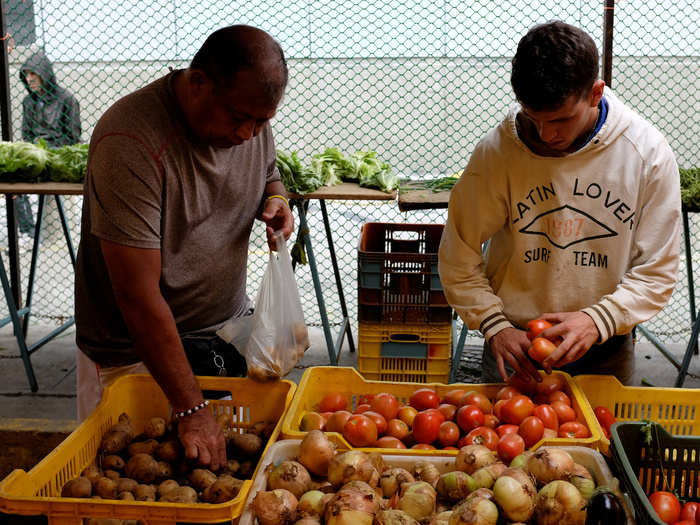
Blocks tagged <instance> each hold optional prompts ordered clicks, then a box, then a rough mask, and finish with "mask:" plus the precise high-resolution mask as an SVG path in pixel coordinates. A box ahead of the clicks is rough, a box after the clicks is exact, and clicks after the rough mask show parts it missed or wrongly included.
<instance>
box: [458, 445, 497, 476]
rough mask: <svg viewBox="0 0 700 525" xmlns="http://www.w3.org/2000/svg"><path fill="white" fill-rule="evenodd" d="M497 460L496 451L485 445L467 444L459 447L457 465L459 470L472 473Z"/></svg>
mask: <svg viewBox="0 0 700 525" xmlns="http://www.w3.org/2000/svg"><path fill="white" fill-rule="evenodd" d="M496 461H497V460H496V456H495V455H494V453H493V452H492V451H491V450H490V449H488V448H487V447H485V446H484V445H467V446H466V447H462V448H461V449H459V453H458V454H457V457H456V458H455V467H456V468H457V470H461V471H462V472H466V473H467V474H472V473H473V472H476V471H477V470H479V469H480V468H482V467H486V466H488V465H491V464H492V463H496Z"/></svg>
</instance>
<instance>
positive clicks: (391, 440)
mask: <svg viewBox="0 0 700 525" xmlns="http://www.w3.org/2000/svg"><path fill="white" fill-rule="evenodd" d="M373 446H375V447H378V448H406V445H404V444H403V442H402V441H401V440H400V439H396V438H395V437H392V436H382V437H380V438H379V439H378V440H377V441H375V442H374V445H373Z"/></svg>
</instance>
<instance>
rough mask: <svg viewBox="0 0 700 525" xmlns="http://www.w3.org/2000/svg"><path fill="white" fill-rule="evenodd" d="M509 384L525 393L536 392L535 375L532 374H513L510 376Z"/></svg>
mask: <svg viewBox="0 0 700 525" xmlns="http://www.w3.org/2000/svg"><path fill="white" fill-rule="evenodd" d="M508 384H509V385H510V386H512V387H514V388H516V389H517V390H518V391H520V392H522V393H523V394H525V395H532V394H533V393H534V392H535V385H537V381H535V378H534V377H531V376H529V375H528V376H521V375H520V374H513V375H512V376H510V377H509V378H508Z"/></svg>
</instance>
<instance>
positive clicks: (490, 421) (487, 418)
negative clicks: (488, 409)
mask: <svg viewBox="0 0 700 525" xmlns="http://www.w3.org/2000/svg"><path fill="white" fill-rule="evenodd" d="M499 423H500V421H498V418H497V417H496V416H494V415H493V414H484V426H485V427H489V428H496V427H497V426H498V424H499Z"/></svg>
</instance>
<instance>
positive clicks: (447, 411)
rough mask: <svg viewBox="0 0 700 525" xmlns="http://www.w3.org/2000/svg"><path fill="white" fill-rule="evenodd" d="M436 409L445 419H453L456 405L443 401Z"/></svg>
mask: <svg viewBox="0 0 700 525" xmlns="http://www.w3.org/2000/svg"><path fill="white" fill-rule="evenodd" d="M438 410H439V411H440V412H442V415H443V416H445V419H446V420H447V421H454V418H455V413H456V412H457V407H456V406H455V405H451V404H449V403H443V404H441V405H440V406H439V407H438Z"/></svg>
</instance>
